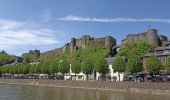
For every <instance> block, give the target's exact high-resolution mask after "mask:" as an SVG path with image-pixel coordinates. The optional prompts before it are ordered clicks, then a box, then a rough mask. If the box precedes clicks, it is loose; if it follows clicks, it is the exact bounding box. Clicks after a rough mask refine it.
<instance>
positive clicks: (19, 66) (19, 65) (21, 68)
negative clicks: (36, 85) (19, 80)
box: [18, 64, 24, 74]
mask: <svg viewBox="0 0 170 100" xmlns="http://www.w3.org/2000/svg"><path fill="white" fill-rule="evenodd" d="M23 69H24V67H23V65H21V64H18V74H23Z"/></svg>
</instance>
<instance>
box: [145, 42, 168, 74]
mask: <svg viewBox="0 0 170 100" xmlns="http://www.w3.org/2000/svg"><path fill="white" fill-rule="evenodd" d="M151 55H155V56H156V57H158V58H159V60H160V61H161V62H162V63H163V64H164V63H165V62H166V60H167V58H168V56H169V55H170V46H169V45H167V46H163V47H158V48H156V49H154V50H151V51H149V53H148V54H146V55H144V56H143V67H144V71H145V72H147V69H146V62H147V60H148V58H149V57H150V56H151Z"/></svg>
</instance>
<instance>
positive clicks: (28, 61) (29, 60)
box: [23, 55, 31, 64]
mask: <svg viewBox="0 0 170 100" xmlns="http://www.w3.org/2000/svg"><path fill="white" fill-rule="evenodd" d="M23 63H24V64H28V63H31V57H30V56H29V55H26V56H25V57H24V60H23Z"/></svg>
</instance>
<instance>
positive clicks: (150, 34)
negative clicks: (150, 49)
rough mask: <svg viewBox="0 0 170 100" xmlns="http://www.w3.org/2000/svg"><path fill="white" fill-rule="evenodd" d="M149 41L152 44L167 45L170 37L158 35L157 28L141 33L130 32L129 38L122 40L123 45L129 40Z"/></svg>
mask: <svg viewBox="0 0 170 100" xmlns="http://www.w3.org/2000/svg"><path fill="white" fill-rule="evenodd" d="M145 40H146V41H148V42H149V43H150V44H153V45H158V46H165V45H166V44H168V43H169V41H168V38H167V37H166V36H163V35H158V31H157V30H156V29H149V30H147V32H144V33H139V34H129V35H128V36H127V38H125V39H124V40H122V45H126V44H127V43H129V42H139V41H145Z"/></svg>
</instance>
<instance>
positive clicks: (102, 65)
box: [95, 58, 109, 78]
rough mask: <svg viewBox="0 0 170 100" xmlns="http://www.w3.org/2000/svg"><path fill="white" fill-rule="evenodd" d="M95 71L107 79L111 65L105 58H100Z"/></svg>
mask: <svg viewBox="0 0 170 100" xmlns="http://www.w3.org/2000/svg"><path fill="white" fill-rule="evenodd" d="M95 70H96V71H97V72H99V73H101V74H102V76H103V77H104V78H105V74H106V73H108V72H109V64H108V63H107V61H106V60H105V59H104V58H99V59H98V60H97V61H96V63H95Z"/></svg>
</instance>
